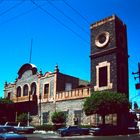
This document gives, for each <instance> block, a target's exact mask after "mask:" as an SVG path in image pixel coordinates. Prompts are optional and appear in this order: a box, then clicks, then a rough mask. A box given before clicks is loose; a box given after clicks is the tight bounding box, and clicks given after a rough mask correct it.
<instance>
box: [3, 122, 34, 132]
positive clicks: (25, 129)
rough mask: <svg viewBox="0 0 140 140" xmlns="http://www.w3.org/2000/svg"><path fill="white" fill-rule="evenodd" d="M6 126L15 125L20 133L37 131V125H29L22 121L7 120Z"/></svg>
mask: <svg viewBox="0 0 140 140" xmlns="http://www.w3.org/2000/svg"><path fill="white" fill-rule="evenodd" d="M5 126H13V127H14V128H15V129H16V131H17V132H18V133H31V134H32V133H33V132H34V131H35V127H33V126H27V125H26V124H25V123H22V122H6V123H5Z"/></svg>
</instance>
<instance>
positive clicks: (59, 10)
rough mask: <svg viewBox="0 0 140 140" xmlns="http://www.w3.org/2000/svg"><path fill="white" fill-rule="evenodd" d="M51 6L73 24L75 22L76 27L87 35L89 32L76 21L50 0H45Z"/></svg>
mask: <svg viewBox="0 0 140 140" xmlns="http://www.w3.org/2000/svg"><path fill="white" fill-rule="evenodd" d="M46 1H47V2H48V3H49V4H50V5H51V6H52V7H54V8H55V9H56V10H57V11H58V12H60V13H61V14H62V15H63V16H65V17H66V18H68V19H69V20H70V21H71V22H72V23H73V24H75V25H76V26H77V27H78V28H80V29H81V30H82V31H84V32H85V33H86V34H88V35H89V33H88V32H87V31H86V30H85V29H84V28H83V27H81V26H80V25H79V24H77V22H75V21H74V20H73V19H72V18H71V17H69V16H67V15H66V14H65V13H64V12H63V11H62V10H61V9H59V8H58V7H56V6H55V5H54V4H53V3H52V2H51V1H49V0H46Z"/></svg>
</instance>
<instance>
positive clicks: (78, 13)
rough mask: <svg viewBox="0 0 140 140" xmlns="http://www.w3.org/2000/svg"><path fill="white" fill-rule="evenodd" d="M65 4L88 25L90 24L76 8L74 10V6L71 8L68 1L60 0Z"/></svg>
mask: <svg viewBox="0 0 140 140" xmlns="http://www.w3.org/2000/svg"><path fill="white" fill-rule="evenodd" d="M62 1H63V2H64V3H65V5H67V6H68V7H69V8H71V9H72V10H73V11H74V12H75V13H76V14H77V15H79V16H80V17H81V18H82V19H83V20H84V21H85V22H86V23H87V24H88V25H89V24H90V22H89V21H88V20H87V18H85V17H84V16H83V15H82V14H81V13H80V12H79V11H78V10H76V9H75V8H73V7H72V6H71V5H70V4H69V3H68V2H66V1H65V0H62Z"/></svg>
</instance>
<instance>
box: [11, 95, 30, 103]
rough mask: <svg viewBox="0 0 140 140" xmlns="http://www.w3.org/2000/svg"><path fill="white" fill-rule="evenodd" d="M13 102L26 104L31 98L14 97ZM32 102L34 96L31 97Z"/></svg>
mask: <svg viewBox="0 0 140 140" xmlns="http://www.w3.org/2000/svg"><path fill="white" fill-rule="evenodd" d="M12 101H13V102H14V103H17V102H26V101H29V96H22V97H14V98H13V99H12ZM30 101H32V96H30Z"/></svg>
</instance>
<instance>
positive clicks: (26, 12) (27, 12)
mask: <svg viewBox="0 0 140 140" xmlns="http://www.w3.org/2000/svg"><path fill="white" fill-rule="evenodd" d="M36 9H37V7H34V8H31V9H29V10H27V11H25V12H22V13H20V14H18V15H16V16H13V17H11V18H9V19H7V20H5V21H3V22H1V23H0V25H2V24H5V23H7V22H10V21H12V20H14V19H17V18H19V17H21V16H24V15H26V14H29V13H30V12H32V11H34V10H36Z"/></svg>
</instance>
